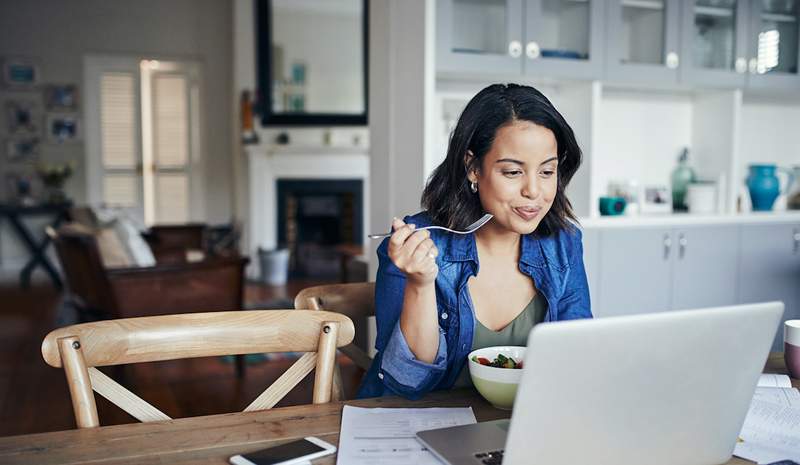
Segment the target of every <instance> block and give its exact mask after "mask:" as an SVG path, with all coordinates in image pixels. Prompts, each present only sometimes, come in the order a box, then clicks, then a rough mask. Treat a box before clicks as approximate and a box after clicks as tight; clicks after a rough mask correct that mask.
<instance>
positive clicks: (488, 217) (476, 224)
mask: <svg viewBox="0 0 800 465" xmlns="http://www.w3.org/2000/svg"><path fill="white" fill-rule="evenodd" d="M493 217H494V215H492V214H491V213H487V214H485V215H483V216H482V217H480V218H479V219H478V221H476V222H474V223H472V224H471V225H469V226H467V229H465V230H464V231H456V230H455V229H450V228H445V227H444V226H424V227H422V228H418V229H416V231H422V230H423V229H441V230H444V231H448V232H451V233H454V234H469V233H473V232H475V231H477V230H478V229H480V227H481V226H483V225H484V224H486V223H488V222H489V220H491V219H492V218H493ZM392 234H394V231H392V232H389V233H386V234H370V235H369V236H367V237H369V238H370V239H380V238H382V237H389V236H391V235H392Z"/></svg>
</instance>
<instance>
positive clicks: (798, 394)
mask: <svg viewBox="0 0 800 465" xmlns="http://www.w3.org/2000/svg"><path fill="white" fill-rule="evenodd" d="M753 401H763V402H771V403H773V404H778V405H784V406H787V407H796V408H800V391H798V390H797V389H795V388H775V387H757V388H756V392H755V394H753Z"/></svg>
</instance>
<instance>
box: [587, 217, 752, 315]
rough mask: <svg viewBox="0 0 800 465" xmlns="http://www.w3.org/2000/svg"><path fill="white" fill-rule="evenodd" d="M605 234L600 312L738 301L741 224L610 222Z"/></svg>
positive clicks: (621, 312)
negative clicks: (635, 224) (611, 225)
mask: <svg viewBox="0 0 800 465" xmlns="http://www.w3.org/2000/svg"><path fill="white" fill-rule="evenodd" d="M599 234H600V246H599V251H600V257H599V262H600V263H599V273H598V279H597V280H598V283H597V287H598V296H597V298H596V299H595V309H596V311H595V314H596V315H597V316H613V315H626V314H635V313H651V312H660V311H666V310H676V309H691V308H701V307H714V306H719V305H732V304H735V303H736V301H737V296H736V282H737V279H738V276H737V265H738V257H739V228H738V226H736V225H713V226H711V225H704V226H691V227H689V226H687V227H681V228H660V227H655V228H632V229H622V228H609V229H605V230H603V231H601V232H599Z"/></svg>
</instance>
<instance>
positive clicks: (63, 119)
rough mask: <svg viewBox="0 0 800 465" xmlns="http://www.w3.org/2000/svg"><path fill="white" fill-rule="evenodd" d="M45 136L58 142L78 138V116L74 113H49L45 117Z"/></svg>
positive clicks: (79, 126)
mask: <svg viewBox="0 0 800 465" xmlns="http://www.w3.org/2000/svg"><path fill="white" fill-rule="evenodd" d="M45 137H46V138H47V140H48V141H49V142H54V143H58V144H62V143H65V142H75V141H78V140H80V139H81V124H80V118H79V117H78V115H77V114H75V113H49V114H48V115H47V117H46V118H45Z"/></svg>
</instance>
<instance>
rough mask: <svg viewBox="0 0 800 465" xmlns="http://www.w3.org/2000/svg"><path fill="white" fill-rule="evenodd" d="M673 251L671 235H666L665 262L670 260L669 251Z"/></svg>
mask: <svg viewBox="0 0 800 465" xmlns="http://www.w3.org/2000/svg"><path fill="white" fill-rule="evenodd" d="M671 249H672V238H671V237H669V234H664V260H667V259H669V251H670V250H671Z"/></svg>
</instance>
